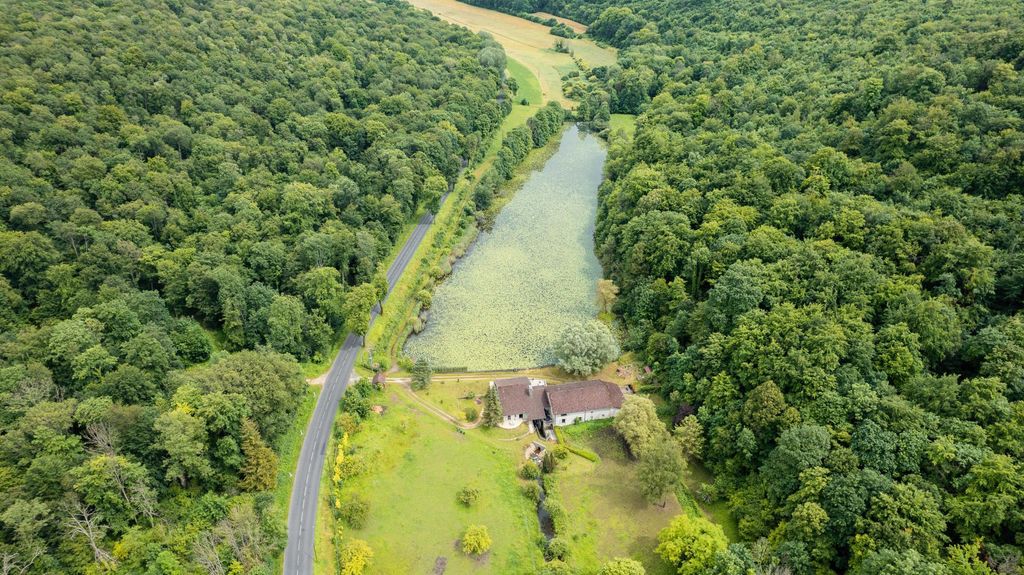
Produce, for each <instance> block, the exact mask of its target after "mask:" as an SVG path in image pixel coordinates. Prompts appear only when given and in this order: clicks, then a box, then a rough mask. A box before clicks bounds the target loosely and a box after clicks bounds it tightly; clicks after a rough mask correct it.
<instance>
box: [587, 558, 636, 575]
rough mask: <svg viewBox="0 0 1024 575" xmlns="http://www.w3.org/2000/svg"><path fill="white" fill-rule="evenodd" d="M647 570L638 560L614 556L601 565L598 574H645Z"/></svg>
mask: <svg viewBox="0 0 1024 575" xmlns="http://www.w3.org/2000/svg"><path fill="white" fill-rule="evenodd" d="M646 574H647V571H646V570H645V569H644V566H643V565H641V564H640V562H639V561H637V560H635V559H629V558H627V557H616V558H615V559H612V560H611V561H609V562H607V563H605V564H604V567H601V571H599V572H598V575H646Z"/></svg>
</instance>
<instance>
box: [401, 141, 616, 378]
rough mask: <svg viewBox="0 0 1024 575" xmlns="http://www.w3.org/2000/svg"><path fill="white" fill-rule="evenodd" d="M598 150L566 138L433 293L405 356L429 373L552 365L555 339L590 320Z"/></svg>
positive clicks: (597, 273) (595, 144)
mask: <svg viewBox="0 0 1024 575" xmlns="http://www.w3.org/2000/svg"><path fill="white" fill-rule="evenodd" d="M604 157H605V150H604V147H603V145H602V144H601V143H600V141H599V140H598V139H597V137H596V136H593V135H589V134H583V133H580V132H579V131H578V130H577V129H576V128H570V129H569V130H567V131H566V132H565V134H564V135H563V137H562V140H561V143H560V147H559V149H558V151H557V152H556V153H555V154H554V155H553V156H552V157H551V159H550V160H548V162H547V164H545V166H544V168H543V169H542V170H541V171H538V172H534V173H533V174H531V175H530V177H529V178H528V179H527V180H526V182H525V183H524V184H523V186H522V188H521V189H520V190H519V191H518V192H517V193H516V195H515V197H513V199H512V201H510V202H509V203H508V205H507V206H505V208H504V209H502V211H501V213H500V214H499V215H498V217H497V219H496V220H495V224H494V228H493V229H492V230H491V231H490V232H486V233H482V234H481V235H480V237H479V238H478V239H477V243H476V244H475V245H474V246H473V247H472V248H471V250H470V251H469V253H468V255H466V257H465V258H463V259H462V260H461V261H460V262H459V263H458V264H456V266H455V269H454V271H453V273H452V275H451V277H450V278H449V279H447V280H446V281H445V282H444V283H442V284H441V285H440V286H438V288H437V290H436V293H435V295H434V301H433V305H432V307H431V310H430V317H429V319H428V320H427V324H426V329H425V330H424V331H423V333H421V334H420V335H417V336H413V337H412V338H410V339H409V341H408V343H407V345H406V353H407V354H408V355H409V356H410V357H413V358H417V359H418V358H421V357H422V358H426V359H428V360H429V361H430V362H431V363H432V364H433V365H436V366H448V367H466V368H469V369H510V368H521V367H532V366H538V365H548V364H551V363H554V359H555V358H554V355H553V352H552V348H553V346H554V343H555V340H556V339H557V337H558V335H559V333H560V332H561V331H562V329H564V327H565V326H567V325H570V324H571V323H573V322H575V321H580V320H586V319H590V318H593V317H595V316H596V315H597V306H596V301H595V299H596V296H595V292H596V285H597V279H598V278H600V277H601V268H600V264H599V263H598V261H597V258H596V256H595V255H594V245H593V230H594V214H595V210H596V209H597V187H598V185H599V184H600V182H601V178H602V168H603V165H604Z"/></svg>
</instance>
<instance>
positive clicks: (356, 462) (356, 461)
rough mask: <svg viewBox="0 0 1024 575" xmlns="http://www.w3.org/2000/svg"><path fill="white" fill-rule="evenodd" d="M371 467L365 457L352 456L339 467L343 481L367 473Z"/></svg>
mask: <svg viewBox="0 0 1024 575" xmlns="http://www.w3.org/2000/svg"><path fill="white" fill-rule="evenodd" d="M368 466H369V464H368V462H367V460H366V456H365V455H350V456H348V457H346V458H345V459H344V460H342V462H341V465H339V466H338V472H339V474H340V476H341V479H351V478H353V477H355V476H357V475H360V474H362V473H363V472H364V471H366V468H367V467H368Z"/></svg>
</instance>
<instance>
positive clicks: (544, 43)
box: [410, 0, 616, 108]
mask: <svg viewBox="0 0 1024 575" xmlns="http://www.w3.org/2000/svg"><path fill="white" fill-rule="evenodd" d="M410 3H411V4H412V5H413V6H417V7H419V8H424V9H426V10H429V11H430V12H432V13H433V14H434V15H435V16H437V17H439V18H441V19H443V20H447V21H448V22H451V23H453V24H459V25H461V26H465V27H466V28H469V29H470V30H472V31H474V32H479V31H481V30H483V31H486V32H489V33H490V34H491V35H493V36H494V38H495V39H496V40H497V41H498V42H500V43H501V45H502V46H504V47H505V53H506V54H508V56H509V57H510V58H513V59H515V60H517V61H519V62H521V63H522V64H523V65H524V66H526V67H527V68H529V69H530V71H531V72H532V73H533V74H534V75H535V76H536V77H537V78H538V80H539V83H540V89H541V96H542V97H543V99H544V100H553V101H556V102H560V103H561V104H562V105H563V106H565V107H567V108H569V107H572V106H573V102H572V101H571V100H569V99H568V98H566V97H565V96H564V95H563V94H562V76H563V75H564V74H565V72H566V71H568V70H574V69H576V67H575V64H574V63H573V61H572V57H571V56H570V55H569V54H563V53H560V52H555V51H554V49H553V46H554V44H555V40H556V37H555V36H553V35H552V34H551V29H550V28H548V27H547V26H544V25H543V24H538V23H536V22H531V21H529V20H524V19H523V18H519V17H516V16H511V15H509V14H504V13H501V12H495V11H493V10H488V9H486V8H480V7H478V6H471V5H469V4H463V3H461V2H458V1H457V0H411V2H410ZM565 43H566V44H568V46H569V49H570V50H572V51H573V53H574V54H575V55H576V56H577V57H579V58H581V59H582V60H583V61H584V63H585V64H586V65H587V66H590V67H594V66H608V65H611V64H614V63H615V58H616V52H615V50H614V49H612V48H605V47H601V46H598V45H597V44H595V43H594V42H593V41H591V40H589V39H585V38H580V39H576V40H566V41H565ZM532 101H533V100H531V102H532Z"/></svg>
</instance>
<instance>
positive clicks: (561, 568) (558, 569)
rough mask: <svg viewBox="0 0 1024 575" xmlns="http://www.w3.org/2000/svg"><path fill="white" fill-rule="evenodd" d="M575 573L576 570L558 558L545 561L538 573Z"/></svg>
mask: <svg viewBox="0 0 1024 575" xmlns="http://www.w3.org/2000/svg"><path fill="white" fill-rule="evenodd" d="M575 573H576V571H574V570H573V568H572V567H570V566H569V565H568V564H566V563H564V562H562V561H558V560H555V561H551V562H550V563H545V564H544V567H543V568H542V569H541V570H540V575H574V574H575Z"/></svg>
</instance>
